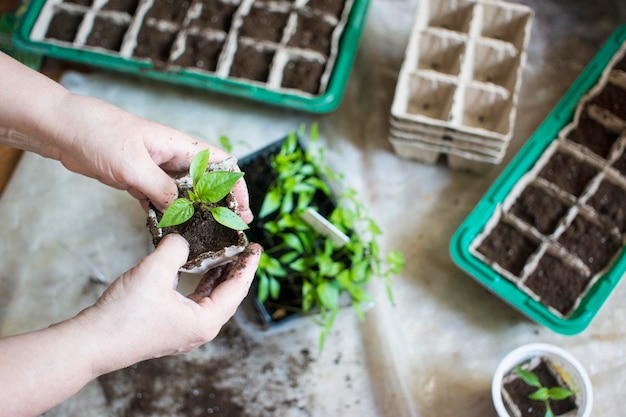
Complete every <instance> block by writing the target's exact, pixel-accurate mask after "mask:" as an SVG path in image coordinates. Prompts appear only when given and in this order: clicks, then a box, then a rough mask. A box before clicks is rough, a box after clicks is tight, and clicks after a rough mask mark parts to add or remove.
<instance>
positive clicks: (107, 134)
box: [57, 94, 252, 223]
mask: <svg viewBox="0 0 626 417" xmlns="http://www.w3.org/2000/svg"><path fill="white" fill-rule="evenodd" d="M64 111H65V112H67V113H68V114H71V115H72V120H73V121H74V123H73V124H71V125H70V127H68V129H67V131H65V132H63V135H64V138H63V140H62V141H60V142H61V143H62V148H63V150H64V152H59V154H58V158H57V159H59V160H60V161H61V162H62V163H63V165H65V166H66V167H67V168H68V169H70V170H72V171H75V172H78V173H81V174H84V175H87V176H89V177H93V178H96V179H98V180H99V181H100V182H102V183H105V184H108V185H111V186H113V187H115V188H118V189H123V190H128V192H129V193H130V194H131V195H132V196H134V197H136V198H137V199H139V200H140V201H142V203H143V204H144V207H146V206H147V203H148V201H151V202H152V203H153V204H154V205H155V206H156V207H157V208H158V209H159V210H161V211H164V210H165V209H166V208H167V206H169V204H170V203H171V202H172V201H173V200H174V199H175V198H176V197H177V194H178V190H177V188H176V185H175V184H174V181H173V180H172V179H171V178H170V176H169V175H168V174H169V173H177V172H184V171H186V170H187V169H188V168H189V165H190V163H191V160H192V159H193V157H194V156H195V155H196V153H198V152H199V151H201V150H202V149H205V148H210V149H211V162H216V161H221V160H223V159H226V158H227V157H229V155H228V154H227V153H226V152H224V151H222V150H220V149H218V148H216V147H213V146H210V145H208V144H206V143H204V142H202V141H199V140H197V139H193V138H192V137H190V136H188V135H186V134H185V133H183V132H181V131H178V130H176V129H172V128H169V127H167V126H163V125H160V124H157V123H154V122H151V121H149V120H145V119H142V118H139V117H137V116H134V115H132V114H130V113H127V112H125V111H123V110H121V109H118V108H116V107H114V106H111V105H109V104H107V103H104V102H101V101H98V100H95V99H91V98H88V97H81V96H76V95H72V94H69V95H68V96H67V98H66V100H65V110H64ZM234 193H235V197H236V198H237V200H238V203H239V206H240V208H241V213H240V215H241V217H242V218H243V220H244V221H245V222H246V223H249V222H250V221H251V220H252V214H251V212H250V210H249V208H248V193H247V189H246V185H245V182H244V180H240V181H239V182H238V183H237V184H236V186H235V188H234Z"/></svg>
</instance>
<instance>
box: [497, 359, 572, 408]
mask: <svg viewBox="0 0 626 417" xmlns="http://www.w3.org/2000/svg"><path fill="white" fill-rule="evenodd" d="M531 371H532V372H534V373H535V374H536V375H537V376H538V377H539V381H541V384H542V385H543V386H544V387H549V388H552V387H556V386H559V382H558V380H557V379H556V378H555V376H554V375H553V374H552V372H551V371H550V368H549V367H548V365H546V363H545V359H544V360H542V361H541V362H539V364H538V365H537V366H536V367H535V368H533V369H531ZM562 388H565V389H571V388H570V387H568V386H563V387H562ZM504 389H505V390H506V391H507V392H508V394H509V396H510V397H511V399H512V400H513V402H514V403H515V404H516V405H517V407H518V408H519V410H520V412H521V413H522V417H544V416H545V414H546V406H545V405H544V403H543V402H542V401H536V400H531V399H530V398H528V396H529V395H530V394H532V393H533V392H535V391H536V390H537V388H536V387H532V386H530V385H528V384H526V383H525V382H524V381H523V380H522V379H521V378H520V377H516V378H515V379H513V380H512V381H510V382H508V383H507V384H505V385H504ZM576 407H577V406H576V394H574V395H572V396H571V397H568V398H566V399H564V400H557V401H554V400H550V408H551V409H552V411H553V412H554V415H555V416H560V415H563V414H565V413H567V412H569V411H571V410H574V409H576Z"/></svg>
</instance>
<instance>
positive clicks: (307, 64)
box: [282, 58, 324, 94]
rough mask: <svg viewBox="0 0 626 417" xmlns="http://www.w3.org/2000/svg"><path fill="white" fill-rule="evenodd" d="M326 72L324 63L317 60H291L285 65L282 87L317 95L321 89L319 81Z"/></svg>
mask: <svg viewBox="0 0 626 417" xmlns="http://www.w3.org/2000/svg"><path fill="white" fill-rule="evenodd" d="M323 72H324V63H323V62H320V61H317V60H315V59H305V58H291V59H289V61H288V62H287V63H286V64H285V67H284V70H283V77H282V86H283V87H285V88H300V89H302V90H304V91H306V92H308V93H311V94H316V93H317V92H318V91H319V88H320V82H319V79H320V77H321V74H322V73H323Z"/></svg>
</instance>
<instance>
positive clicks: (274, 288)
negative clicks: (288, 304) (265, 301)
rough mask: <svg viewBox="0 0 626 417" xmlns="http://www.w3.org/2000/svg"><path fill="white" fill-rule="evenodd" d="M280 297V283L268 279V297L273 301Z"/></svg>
mask: <svg viewBox="0 0 626 417" xmlns="http://www.w3.org/2000/svg"><path fill="white" fill-rule="evenodd" d="M279 295H280V282H278V280H277V279H275V278H270V296H271V297H272V298H273V299H274V300H275V299H277V298H278V296H279Z"/></svg>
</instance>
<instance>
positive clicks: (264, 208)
mask: <svg viewBox="0 0 626 417" xmlns="http://www.w3.org/2000/svg"><path fill="white" fill-rule="evenodd" d="M281 200H282V198H281V192H280V190H279V189H273V190H270V191H269V192H268V193H267V194H266V195H265V198H264V199H263V204H262V205H261V210H260V211H259V218H261V219H262V218H264V217H266V216H268V215H270V214H272V213H274V212H275V211H276V210H278V208H279V207H280V204H281Z"/></svg>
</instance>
